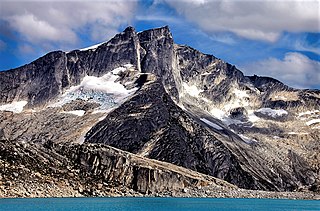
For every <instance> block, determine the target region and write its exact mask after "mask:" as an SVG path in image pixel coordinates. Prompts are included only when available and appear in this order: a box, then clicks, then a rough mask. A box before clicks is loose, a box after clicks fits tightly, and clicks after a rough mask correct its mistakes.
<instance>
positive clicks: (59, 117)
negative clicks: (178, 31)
mask: <svg viewBox="0 0 320 211" xmlns="http://www.w3.org/2000/svg"><path fill="white" fill-rule="evenodd" d="M0 102H1V105H0V110H2V111H1V113H0V118H1V123H0V128H2V137H4V138H3V140H4V141H3V143H2V145H3V150H4V152H6V153H5V155H6V156H2V157H1V161H2V163H8V165H9V163H10V165H16V164H15V163H19V165H23V166H29V168H31V171H36V170H37V169H32V168H33V166H34V165H31V164H30V162H31V163H32V162H34V161H31V160H33V159H32V157H34V159H38V157H37V156H38V154H42V155H43V157H45V158H46V157H48V156H49V157H52V161H51V162H53V163H56V162H57V163H59V161H58V160H60V158H61V159H62V158H63V159H64V160H67V162H71V163H73V165H75V166H76V167H75V168H77V169H78V170H79V171H80V172H81V173H83V174H87V173H86V172H88V171H89V172H91V173H90V174H93V175H95V176H98V177H99V178H104V179H102V180H104V181H105V182H106V183H108V184H111V183H112V182H115V181H116V180H117V176H112V177H111V179H110V173H108V172H110V171H116V170H117V169H118V168H119V165H120V166H121V165H122V166H123V165H124V164H123V163H122V162H123V161H121V162H120V161H119V162H120V163H119V162H116V163H118V164H116V163H114V160H113V158H115V157H118V150H121V155H123V156H126V154H127V155H128V156H129V155H130V156H138V158H139V159H143V160H145V162H151V163H152V162H156V161H155V160H158V161H161V162H165V163H167V164H166V165H167V168H166V169H167V170H166V171H171V174H172V175H175V174H176V173H174V172H176V170H175V169H176V168H181V167H182V169H185V170H182V171H183V172H186V171H190V172H193V173H192V174H199V173H201V175H207V176H206V177H208V178H209V177H210V179H206V181H207V180H208V181H217V179H214V178H219V179H221V180H224V181H226V182H228V183H231V184H232V185H235V186H232V185H231V184H228V185H229V186H230V187H236V186H237V187H239V188H243V189H251V190H264V191H311V192H315V193H317V192H319V190H320V181H319V179H320V156H319V151H320V143H319V138H320V132H319V131H320V111H319V108H320V91H319V90H299V89H293V88H291V87H288V86H286V85H285V84H283V83H281V82H280V81H278V80H276V79H273V78H268V77H259V76H256V75H255V76H245V75H244V74H243V73H242V72H241V71H240V70H238V69H237V68H236V67H235V66H233V65H230V64H228V63H226V62H224V61H222V60H221V59H218V58H216V57H214V56H212V55H207V54H203V53H201V52H199V51H197V50H195V49H193V48H191V47H189V46H184V45H178V44H175V43H174V41H173V38H172V35H171V33H170V30H169V28H168V27H162V28H156V29H151V30H147V31H142V32H136V31H135V29H134V28H132V27H128V28H126V29H125V30H124V31H123V32H122V33H120V34H117V35H115V36H114V37H113V38H112V39H111V40H109V41H107V42H104V43H101V44H99V45H95V46H92V47H89V48H85V49H80V50H74V51H71V52H62V51H56V52H51V53H49V54H47V55H45V56H43V57H41V58H39V59H37V60H35V61H34V62H32V63H30V64H27V65H24V66H22V67H19V68H16V69H12V70H8V71H4V72H0ZM21 144H22V145H23V146H24V145H25V146H26V148H23V150H22V148H21V147H19V146H20V145H21ZM11 145H12V146H11ZM60 145H61V146H63V147H62V148H61V149H59V150H57V146H60ZM9 146H10V147H11V148H10V147H9ZM48 146H51V147H48ZM52 146H55V147H52ZM87 146H88V147H89V146H90V147H89V148H90V150H89V149H86V147H87ZM8 147H9V148H8ZM29 147H30V148H32V149H36V150H30V151H31V152H34V154H32V153H26V151H25V150H28V148H29ZM110 147H114V148H112V149H113V150H111V151H112V153H107V154H105V153H103V152H104V150H105V149H109V148H110ZM9 149H12V150H13V151H16V152H17V153H18V155H19V156H20V157H19V156H18V157H17V156H13V158H12V157H10V150H9ZM93 149H94V152H93V151H92V150H93ZM110 149H111V148H110ZM74 151H76V153H75V152H74ZM91 151H92V152H91ZM73 153H75V154H74V155H73ZM87 153H89V154H87ZM131 153H133V154H135V155H133V154H131ZM71 155H72V156H71ZM93 155H94V156H93ZM24 156H29V157H30V162H29V160H26V161H23V162H22V161H21V160H23V157H24ZM55 156H57V157H55ZM79 156H80V157H81V156H85V157H86V156H87V160H88V163H89V164H86V162H82V161H81V159H80V160H79ZM97 156H98V157H97ZM96 157H97V158H96ZM108 157H111V161H102V160H105V159H106V158H108ZM46 159H48V158H46ZM46 159H40V161H41V162H40V164H38V165H41V163H42V161H43V160H46ZM117 159H118V158H117ZM49 160H50V159H49ZM101 162H104V163H105V164H103V165H102V164H101ZM43 163H44V164H45V165H48V164H47V163H48V161H43ZM106 163H108V164H106ZM134 163H136V161H130V162H129V163H126V165H125V166H127V167H126V168H130V169H132V168H136V167H134V166H137V164H134ZM168 163H171V164H168ZM172 164H173V165H172ZM3 165H6V164H3ZM51 165H53V164H50V165H49V166H51ZM64 165H65V164H63V162H62V164H61V165H60V166H59V169H63V168H64ZM79 165H80V167H81V166H82V167H81V168H80V167H79ZM139 165H140V164H139ZM163 165H164V164H163ZM83 166H87V167H86V168H84V167H83ZM95 166H97V167H95ZM103 166H104V167H103ZM117 166H118V167H117ZM178 166H179V167H178ZM38 168H40V167H38ZM50 168H51V167H50ZM52 168H56V167H52ZM88 168H89V170H88ZM95 168H97V170H95ZM40 169H43V167H42V168H40ZM148 169H149V170H150V169H152V171H157V169H158V167H157V166H154V165H152V166H148ZM186 169H188V170H186ZM41 171H42V170H41ZM61 171H62V172H64V171H63V170H61ZM121 172H126V171H124V170H121ZM130 172H132V170H130ZM196 172H198V173H196ZM9 173H10V172H9ZM42 173H43V174H44V175H48V174H51V173H50V172H49V173H48V172H46V171H44V170H43V171H42ZM3 174H6V173H5V172H4V173H3ZM125 174H126V173H125ZM19 175H20V174H19ZM60 175H63V174H62V173H61V174H60ZM99 175H100V176H99ZM108 175H109V176H108ZM129 175H131V173H129ZM133 175H135V174H133ZM135 177H136V176H129V178H131V179H129V180H130V181H131V182H122V183H121V185H124V186H125V187H127V188H129V189H132V190H134V191H137V192H140V193H143V194H146V193H147V192H148V191H146V188H144V189H143V190H144V191H142V189H139V188H138V186H137V184H136V183H132V178H135ZM121 178H122V177H121ZM139 178H140V177H139ZM141 178H144V179H148V184H149V185H151V184H153V183H154V184H156V188H155V187H152V188H151V190H150V193H156V192H161V191H163V190H164V187H170V188H169V189H175V190H177V191H178V190H180V192H181V191H182V190H184V188H185V187H184V186H181V185H172V184H173V183H174V184H176V182H177V181H176V180H175V181H174V182H170V185H169V184H168V183H166V184H164V183H163V182H161V181H162V180H161V179H158V177H153V180H152V182H150V181H151V180H150V174H148V175H146V174H142V175H141ZM141 178H140V179H141ZM201 180H204V179H201ZM179 181H180V182H181V181H182V180H179ZM208 181H207V182H205V183H206V184H207V186H208V185H209V184H213V183H212V182H208ZM219 181H220V180H219ZM86 182H87V181H86ZM183 183H186V182H183ZM187 183H188V184H189V182H187ZM90 184H92V182H91V183H90ZM112 184H113V183H112ZM119 184H120V183H119ZM119 184H118V183H117V185H118V186H119ZM134 184H135V185H134ZM199 184H200V183H199ZM199 184H198V185H196V186H199ZM221 184H222V183H221ZM226 184H227V183H226ZM117 185H115V186H117ZM218 185H219V184H218ZM93 186H94V185H93ZM118 186H117V187H118ZM151 186H152V185H151ZM200 186H204V185H203V184H202V185H200ZM209 186H210V185H209ZM173 187H175V188H173ZM0 193H1V191H0ZM89 195H90V194H89Z"/></svg>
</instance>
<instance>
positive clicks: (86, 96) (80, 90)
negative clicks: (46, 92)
mask: <svg viewBox="0 0 320 211" xmlns="http://www.w3.org/2000/svg"><path fill="white" fill-rule="evenodd" d="M131 67H132V65H131V64H127V65H124V66H123V67H119V68H116V69H114V70H113V71H111V72H109V73H107V74H105V75H103V76H101V77H95V76H85V77H84V78H83V79H82V81H81V83H80V84H79V85H77V86H73V87H70V88H69V89H68V90H67V91H66V92H65V93H64V94H63V95H62V96H61V97H60V98H59V99H58V101H57V102H56V103H54V104H52V105H50V106H49V107H60V106H62V105H64V104H66V103H69V102H71V101H73V100H76V99H81V100H85V101H88V102H96V103H99V104H100V107H99V109H100V110H108V109H110V108H112V107H114V106H116V105H118V104H119V103H121V102H122V101H123V100H125V99H126V98H127V97H129V96H130V95H132V94H133V93H134V92H135V91H136V90H137V88H133V89H130V90H129V89H126V88H125V87H124V86H123V85H122V84H121V83H120V82H118V81H117V80H118V79H119V76H118V74H119V73H121V72H123V71H126V70H127V69H129V68H131Z"/></svg>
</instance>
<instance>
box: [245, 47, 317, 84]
mask: <svg viewBox="0 0 320 211" xmlns="http://www.w3.org/2000/svg"><path fill="white" fill-rule="evenodd" d="M240 69H242V70H243V71H244V72H245V73H246V74H248V75H253V74H257V75H261V76H271V77H273V78H276V79H278V80H280V81H282V82H284V83H285V84H287V85H289V86H291V87H295V88H312V87H317V86H319V84H320V62H319V61H314V60H311V59H309V58H308V57H306V56H305V55H303V54H300V53H296V52H290V53H287V54H285V56H284V58H283V59H282V60H281V59H277V58H269V59H266V60H262V61H258V62H254V63H251V64H247V65H244V66H243V67H241V68H240Z"/></svg>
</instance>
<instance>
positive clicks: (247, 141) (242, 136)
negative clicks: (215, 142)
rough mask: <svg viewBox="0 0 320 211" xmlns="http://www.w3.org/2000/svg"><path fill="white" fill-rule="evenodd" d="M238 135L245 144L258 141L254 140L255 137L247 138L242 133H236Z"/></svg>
mask: <svg viewBox="0 0 320 211" xmlns="http://www.w3.org/2000/svg"><path fill="white" fill-rule="evenodd" d="M238 135H239V136H240V138H241V139H242V140H244V141H245V142H246V143H247V144H252V143H257V142H258V141H257V140H255V139H253V138H249V137H247V136H244V135H242V134H238Z"/></svg>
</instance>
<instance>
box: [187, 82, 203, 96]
mask: <svg viewBox="0 0 320 211" xmlns="http://www.w3.org/2000/svg"><path fill="white" fill-rule="evenodd" d="M182 87H183V89H184V91H185V92H186V93H188V94H189V95H190V96H192V97H199V94H200V93H201V92H203V90H201V89H198V87H197V86H196V85H191V86H190V85H188V84H187V83H185V82H183V83H182Z"/></svg>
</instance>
